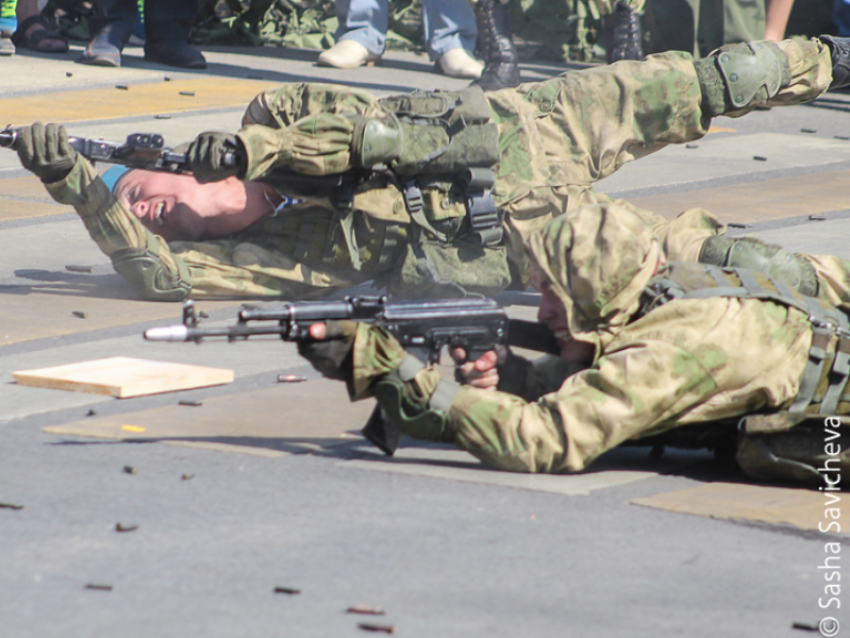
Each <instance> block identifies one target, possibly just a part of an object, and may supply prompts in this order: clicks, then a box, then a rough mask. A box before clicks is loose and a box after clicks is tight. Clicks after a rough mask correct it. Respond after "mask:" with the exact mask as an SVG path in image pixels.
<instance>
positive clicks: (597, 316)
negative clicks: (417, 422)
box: [351, 205, 850, 472]
mask: <svg viewBox="0 0 850 638" xmlns="http://www.w3.org/2000/svg"><path fill="white" fill-rule="evenodd" d="M529 255H530V258H531V259H532V260H533V261H534V264H535V266H536V267H537V268H539V269H540V271H541V273H543V275H544V276H545V278H546V279H547V280H548V281H549V282H550V284H551V285H552V288H553V291H554V292H555V293H556V294H557V296H558V298H559V299H560V301H561V303H562V304H563V306H564V308H565V310H566V316H567V319H568V324H569V331H570V334H571V336H572V337H573V338H574V339H577V340H579V341H582V342H585V343H588V344H591V345H592V346H593V350H594V353H595V354H594V356H593V360H592V362H589V366H588V367H587V368H586V369H584V370H582V371H580V372H577V373H575V374H570V372H571V371H570V370H568V369H566V368H565V367H563V366H561V367H558V366H555V365H552V363H553V362H552V360H551V359H549V360H547V361H546V362H545V363H544V365H543V366H540V367H539V368H538V371H537V372H538V376H537V379H536V380H537V387H536V388H535V389H529V392H528V393H526V397H525V398H522V397H520V396H517V395H515V394H508V393H506V392H500V391H484V390H478V389H475V388H472V387H470V386H463V387H460V388H459V389H458V390H457V392H456V394H455V395H454V399H453V401H452V403H451V405H450V408H449V409H448V410H447V412H446V417H445V423H444V426H443V429H442V430H439V431H434V432H431V433H430V435H429V436H428V438H437V439H441V440H451V441H454V442H455V443H456V444H457V445H458V446H460V447H461V448H463V449H465V450H467V451H469V452H470V453H472V454H473V455H475V456H476V457H478V458H479V459H481V460H483V461H484V462H486V463H488V464H490V465H492V466H494V467H498V468H501V469H506V470H513V471H522V472H575V471H580V470H582V469H584V468H585V467H587V466H588V464H590V463H591V462H592V461H593V460H594V459H595V458H596V457H598V456H599V455H600V454H602V453H603V452H605V451H607V450H610V449H611V448H613V447H616V446H617V445H619V444H621V443H623V442H624V441H627V440H630V439H637V438H641V437H645V436H650V435H654V434H660V433H663V432H665V431H668V430H671V429H673V428H677V427H680V426H683V425H689V424H697V423H704V422H709V421H716V420H722V419H729V418H732V417H740V416H743V415H748V414H758V413H771V412H776V411H781V410H787V409H788V408H789V407H791V406H792V404H794V401H795V399H796V398H797V397H798V395H799V394H800V393H801V380H802V379H803V377H804V371H805V370H806V369H807V365H808V364H809V359H810V356H809V355H810V349H811V347H812V345H813V335H814V334H815V331H814V329H813V324H812V322H811V321H810V320H809V316H808V313H807V312H803V311H801V310H799V309H797V308H795V307H791V306H789V305H786V304H784V303H777V302H775V301H768V300H763V299H756V298H749V299H747V298H731V297H720V296H717V297H709V298H699V299H677V300H673V301H669V302H668V303H666V304H664V305H661V306H659V307H657V308H654V309H651V310H649V311H648V312H644V311H640V312H639V310H640V309H641V308H642V307H643V306H642V304H644V303H645V298H644V297H643V294H644V291H645V290H646V289H647V286H648V284H649V283H650V282H651V281H654V278H656V277H657V275H659V274H660V273H662V274H663V273H664V272H665V271H666V270H667V269H669V268H671V266H672V263H673V262H670V263H669V264H668V263H667V262H666V257H665V255H664V253H663V250H662V249H661V245H660V242H659V240H658V238H657V237H656V236H655V235H654V234H653V233H652V231H651V229H650V228H649V227H648V226H647V225H646V224H645V223H643V222H642V221H641V220H640V219H639V218H638V217H637V216H635V215H633V214H632V213H631V212H629V211H628V210H626V209H623V208H621V207H618V206H616V205H607V206H596V205H592V206H587V207H583V208H581V209H578V210H576V211H572V212H570V213H567V214H566V215H564V216H561V217H559V218H558V219H556V220H554V221H553V222H552V223H550V224H549V225H548V226H547V227H546V228H545V229H544V230H543V231H542V232H541V233H537V234H535V235H534V236H533V237H532V238H531V241H530V245H529ZM683 267H687V268H691V269H696V270H697V271H702V270H703V269H704V268H705V267H703V266H699V265H696V264H684V265H683ZM824 304H826V302H824ZM827 305H828V304H827ZM842 310H843V312H844V313H846V312H847V310H848V306H847V305H846V304H845V306H844V307H843V308H842ZM361 333H362V334H358V338H357V339H356V340H355V344H354V383H353V384H352V385H351V391H352V397H353V398H355V399H356V398H360V397H363V396H369V395H370V394H372V392H373V390H374V388H375V384H376V379H380V378H381V375H382V374H386V372H388V370H389V369H391V368H392V367H393V366H397V365H399V362H400V361H401V360H402V359H403V356H402V353H403V351H401V348H400V347H399V346H398V344H394V343H392V342H391V339H390V338H388V337H387V336H386V335H384V334H381V333H379V331H376V330H375V329H374V328H367V327H362V328H361ZM823 339H824V342H823V344H821V345H822V347H823V349H824V351H825V352H827V353H829V352H834V351H835V348H836V340H837V337H836V336H835V333H834V331H833V332H831V333H830V332H829V331H827V333H825V336H824V337H823ZM819 347H820V346H819ZM831 356H832V355H829V354H828V355H827V359H829V357H831ZM547 375H548V376H547ZM815 378H816V379H817V377H815ZM824 378H825V377H824ZM821 381H823V379H821ZM440 383H446V382H445V381H443V380H442V379H441V378H440V375H439V374H438V373H437V372H436V371H435V370H433V369H429V368H423V369H421V370H420V371H419V372H417V373H416V374H415V376H414V377H412V379H411V380H409V382H408V385H407V386H406V387H407V390H406V392H407V393H408V400H410V401H412V402H414V403H416V402H418V403H420V404H421V403H423V402H427V401H428V400H429V397H431V396H432V394H433V393H434V391H435V389H436V388H437V386H438V384H440ZM818 383H819V385H818V386H817V393H819V395H820V396H822V395H823V393H824V391H823V388H822V387H821V385H820V383H821V382H820V381H819V382H818ZM541 392H542V393H543V394H539V393H541ZM538 394H539V396H538ZM818 400H821V399H818ZM812 405H814V404H812ZM812 409H813V407H812V406H808V407H806V408H804V410H805V411H811V410H812ZM835 411H837V412H838V413H850V403H848V402H847V397H846V396H844V395H843V386H842V396H841V402H839V403H837V404H836V409H835ZM414 434H415V433H414ZM821 445H822V441H821Z"/></svg>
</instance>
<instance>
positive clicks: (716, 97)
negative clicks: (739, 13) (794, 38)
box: [694, 41, 791, 117]
mask: <svg viewBox="0 0 850 638" xmlns="http://www.w3.org/2000/svg"><path fill="white" fill-rule="evenodd" d="M694 66H695V67H696V70H697V76H698V78H699V82H700V87H701V89H702V94H703V113H705V115H707V116H708V117H714V116H716V115H723V114H724V113H729V112H731V111H737V110H740V109H743V108H746V107H748V106H758V105H760V104H764V103H765V102H767V101H768V100H769V99H770V98H772V97H774V96H775V95H776V94H777V93H779V90H780V89H781V88H783V87H785V86H788V84H789V83H790V82H791V67H790V65H789V63H788V57H787V56H786V55H785V54H784V53H783V52H782V49H780V48H779V47H778V46H777V45H776V44H775V43H773V42H767V41H765V42H750V43H748V44H743V45H734V46H732V47H729V48H726V47H722V48H720V49H718V50H717V51H715V52H714V53H712V54H711V55H709V56H708V57H706V58H703V59H702V60H698V61H696V62H695V63H694Z"/></svg>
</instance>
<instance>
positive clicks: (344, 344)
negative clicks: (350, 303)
mask: <svg viewBox="0 0 850 638" xmlns="http://www.w3.org/2000/svg"><path fill="white" fill-rule="evenodd" d="M356 330H357V324H356V323H355V322H354V321H327V322H325V323H314V324H313V325H311V326H310V327H309V328H308V330H307V332H308V334H309V335H310V336H309V338H308V339H304V340H302V341H299V342H298V354H300V355H301V356H302V357H304V358H305V359H307V360H308V361H309V362H310V363H311V364H312V365H313V367H314V368H315V369H316V370H317V371H318V372H321V373H322V375H323V376H325V377H327V378H328V379H335V380H337V381H348V380H350V379H351V374H352V368H351V365H352V359H351V349H352V345H353V344H354V333H355V332H356Z"/></svg>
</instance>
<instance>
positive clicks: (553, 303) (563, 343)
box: [531, 268, 593, 363]
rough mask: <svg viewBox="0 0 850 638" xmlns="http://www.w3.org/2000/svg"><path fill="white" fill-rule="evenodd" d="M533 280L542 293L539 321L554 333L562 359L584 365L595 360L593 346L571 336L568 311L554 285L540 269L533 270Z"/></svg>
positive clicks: (538, 312)
mask: <svg viewBox="0 0 850 638" xmlns="http://www.w3.org/2000/svg"><path fill="white" fill-rule="evenodd" d="M531 280H532V282H533V283H534V287H535V288H537V290H539V291H540V307H539V308H538V309H537V320H538V321H539V322H540V323H545V324H546V326H547V327H548V328H549V330H551V331H552V332H553V334H554V335H555V338H556V339H557V340H558V345H559V346H560V348H561V358H562V359H565V360H566V361H570V362H571V363H584V362H588V361H592V360H593V346H592V345H590V344H589V343H584V342H583V341H576V340H575V339H573V338H572V336H570V324H569V322H568V321H567V309H566V308H565V307H564V304H563V303H561V300H560V298H559V297H558V295H556V294H555V291H554V290H553V289H552V284H551V283H550V282H549V280H548V279H547V278H546V276H545V275H544V274H543V273H542V272H540V270H539V269H538V268H532V270H531Z"/></svg>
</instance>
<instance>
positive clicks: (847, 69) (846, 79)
mask: <svg viewBox="0 0 850 638" xmlns="http://www.w3.org/2000/svg"><path fill="white" fill-rule="evenodd" d="M819 40H820V41H821V42H823V43H824V44H825V45H826V46H827V47H829V51H830V53H832V84H830V85H829V88H831V89H843V88H845V87H847V86H850V38H838V37H835V36H831V35H822V36H820V38H819Z"/></svg>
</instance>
